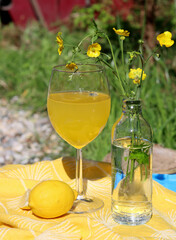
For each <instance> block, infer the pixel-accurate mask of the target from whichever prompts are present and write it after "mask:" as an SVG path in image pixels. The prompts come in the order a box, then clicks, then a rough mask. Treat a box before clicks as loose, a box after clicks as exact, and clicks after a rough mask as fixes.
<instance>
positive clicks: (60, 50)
mask: <svg viewBox="0 0 176 240" xmlns="http://www.w3.org/2000/svg"><path fill="white" fill-rule="evenodd" d="M61 35H62V33H61V32H59V33H58V34H57V37H56V40H57V44H58V45H59V47H58V53H59V55H61V53H62V50H63V49H64V44H63V40H62V38H61Z"/></svg>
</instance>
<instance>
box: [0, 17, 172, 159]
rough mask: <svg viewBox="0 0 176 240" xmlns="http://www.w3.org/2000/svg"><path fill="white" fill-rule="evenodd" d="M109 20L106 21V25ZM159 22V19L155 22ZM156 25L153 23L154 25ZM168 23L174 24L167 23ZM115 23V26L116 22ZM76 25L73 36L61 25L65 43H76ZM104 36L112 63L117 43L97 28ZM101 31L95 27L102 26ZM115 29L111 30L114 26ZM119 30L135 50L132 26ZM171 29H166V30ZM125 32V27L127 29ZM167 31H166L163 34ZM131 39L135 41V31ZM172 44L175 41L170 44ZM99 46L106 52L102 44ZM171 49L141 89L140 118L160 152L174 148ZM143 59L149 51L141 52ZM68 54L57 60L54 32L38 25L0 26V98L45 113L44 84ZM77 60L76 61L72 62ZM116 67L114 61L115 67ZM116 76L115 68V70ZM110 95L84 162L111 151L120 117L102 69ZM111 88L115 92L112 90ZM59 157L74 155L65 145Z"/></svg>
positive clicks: (118, 99)
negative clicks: (111, 52)
mask: <svg viewBox="0 0 176 240" xmlns="http://www.w3.org/2000/svg"><path fill="white" fill-rule="evenodd" d="M109 20H110V21H112V19H109V15H108V17H107V21H109ZM159 20H160V19H159ZM159 20H158V21H159ZM172 21H173V22H174V20H173V19H172ZM116 24H117V23H116ZM78 25H79V22H78V20H77V22H76V26H75V28H74V30H73V31H70V29H69V28H67V27H65V26H62V27H60V28H59V31H61V32H63V36H64V40H65V43H68V44H69V43H72V44H75V45H76V44H77V43H78V39H81V38H82V37H83V36H84V35H85V30H84V28H85V26H84V27H83V29H82V28H80V29H78V27H77V26H78ZM103 26H104V27H105V29H106V31H107V32H109V33H108V34H109V36H110V37H111V36H112V42H113V48H114V50H115V53H116V56H117V58H118V54H119V45H118V44H119V43H118V40H117V38H115V35H113V31H112V27H110V25H108V24H107V22H106V23H104V25H103ZM103 26H101V27H103ZM114 26H115V27H116V25H114ZM121 26H122V27H124V28H125V29H128V30H129V31H130V32H131V33H132V34H131V35H132V39H133V40H134V41H133V40H130V41H127V44H126V45H127V48H128V49H129V50H131V49H134V48H135V47H136V41H135V39H136V34H134V32H135V30H136V27H134V26H133V25H130V24H129V22H122V21H121ZM172 26H173V24H171V28H172ZM127 27H128V28H127ZM164 30H170V31H172V29H164ZM137 36H140V34H139V31H138V34H137ZM174 40H175V39H174ZM102 46H103V48H104V49H105V51H106V52H107V53H108V51H109V49H108V47H107V45H106V44H105V43H104V42H102ZM175 50H176V44H175V45H174V46H173V47H172V48H169V49H164V48H163V54H162V56H163V57H161V58H160V59H159V60H158V59H154V60H152V61H151V62H150V63H149V64H148V66H147V68H146V70H145V72H146V73H147V78H146V80H145V81H144V84H143V89H142V99H143V115H144V117H145V119H146V120H147V121H148V122H149V123H150V125H151V127H152V129H153V133H154V142H155V143H159V144H161V145H163V146H165V147H168V148H173V149H176V97H175V96H176V77H175V76H176V70H175V69H176V57H175ZM146 52H147V54H149V53H150V49H149V48H147V47H146ZM71 54H72V51H71V49H70V50H68V51H67V52H66V54H64V55H63V56H62V57H59V55H58V53H57V44H56V33H55V32H51V31H47V30H46V29H44V28H42V27H41V26H40V25H39V24H37V23H33V24H32V25H29V26H28V27H27V28H26V29H25V30H24V31H20V30H18V29H16V28H15V26H14V25H13V24H11V25H9V26H6V27H3V29H2V31H1V32H0V96H1V97H0V98H7V99H9V100H10V99H11V98H12V97H13V96H19V99H20V100H19V101H18V103H17V104H18V106H19V107H23V108H30V109H31V110H32V112H36V111H38V112H45V113H46V114H47V111H46V99H47V90H48V83H49V79H50V75H51V70H52V67H53V66H54V65H57V64H62V63H66V62H67V61H68V60H69V59H70V57H71ZM78 61H79V60H78ZM119 64H120V62H119ZM119 70H120V71H121V69H120V68H119ZM107 76H108V79H109V82H110V90H111V101H112V107H111V114H110V117H109V120H108V123H107V125H106V127H105V129H104V130H103V132H102V133H101V134H100V135H99V136H98V137H97V138H96V139H95V140H94V141H93V142H92V143H90V144H89V145H88V146H87V147H85V148H84V152H83V153H84V158H87V159H92V160H98V161H102V160H103V158H104V157H105V155H106V154H107V153H109V152H110V150H111V128H112V126H113V123H114V122H115V121H116V120H117V118H119V117H120V115H121V100H122V99H121V93H120V92H119V90H118V83H115V79H114V77H113V75H112V73H111V72H110V71H109V70H108V69H107ZM114 84H115V85H116V87H114ZM63 155H75V151H74V150H73V148H72V147H70V146H69V145H68V144H67V143H65V144H64V149H63Z"/></svg>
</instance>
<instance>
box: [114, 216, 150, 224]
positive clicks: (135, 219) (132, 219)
mask: <svg viewBox="0 0 176 240" xmlns="http://www.w3.org/2000/svg"><path fill="white" fill-rule="evenodd" d="M112 217H113V219H114V221H115V222H117V223H119V224H123V225H130V226H136V225H141V224H145V223H146V222H148V221H149V220H150V219H151V217H152V214H141V215H138V216H136V215H130V216H128V215H125V214H124V215H123V214H118V215H117V214H113V213H112Z"/></svg>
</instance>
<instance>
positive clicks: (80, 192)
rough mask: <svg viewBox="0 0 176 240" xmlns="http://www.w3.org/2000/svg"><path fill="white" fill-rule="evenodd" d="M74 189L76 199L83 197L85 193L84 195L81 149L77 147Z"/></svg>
mask: <svg viewBox="0 0 176 240" xmlns="http://www.w3.org/2000/svg"><path fill="white" fill-rule="evenodd" d="M76 191H77V193H78V197H77V199H83V198H85V195H84V184H83V161H82V149H77V158H76Z"/></svg>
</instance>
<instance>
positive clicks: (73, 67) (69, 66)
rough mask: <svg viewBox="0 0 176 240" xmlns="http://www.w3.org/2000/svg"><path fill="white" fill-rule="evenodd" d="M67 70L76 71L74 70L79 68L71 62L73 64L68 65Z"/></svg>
mask: <svg viewBox="0 0 176 240" xmlns="http://www.w3.org/2000/svg"><path fill="white" fill-rule="evenodd" d="M66 68H68V69H70V70H74V69H78V66H77V65H76V63H74V62H71V63H68V64H67V65H66Z"/></svg>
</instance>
